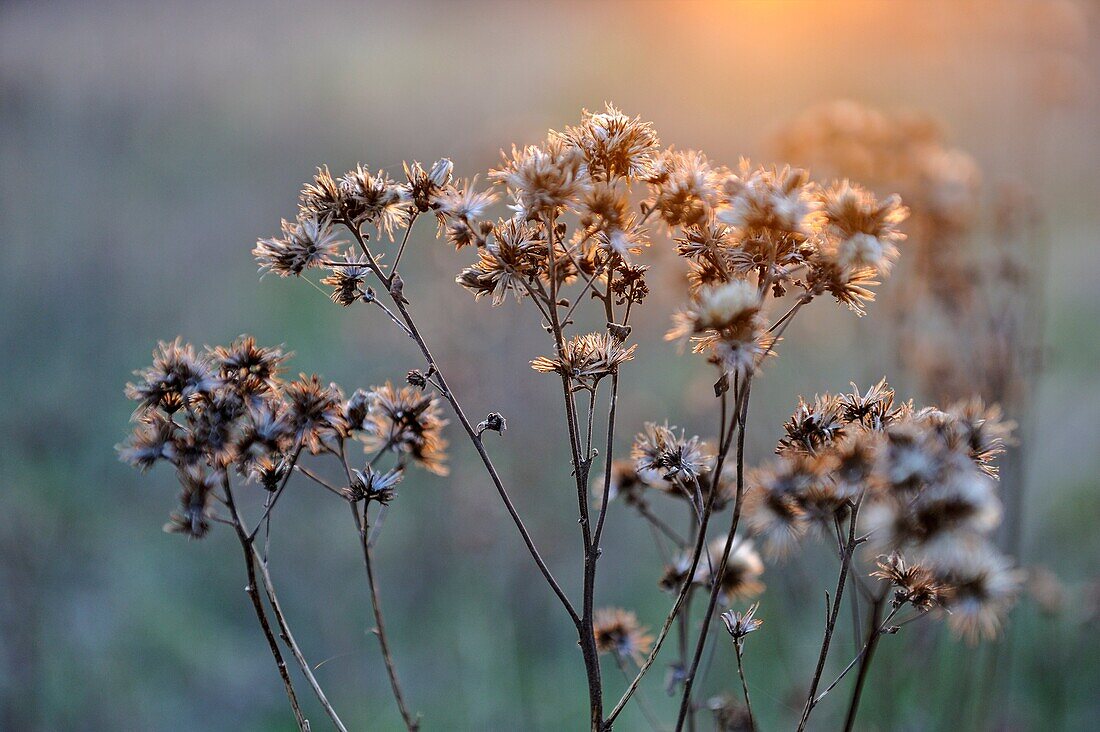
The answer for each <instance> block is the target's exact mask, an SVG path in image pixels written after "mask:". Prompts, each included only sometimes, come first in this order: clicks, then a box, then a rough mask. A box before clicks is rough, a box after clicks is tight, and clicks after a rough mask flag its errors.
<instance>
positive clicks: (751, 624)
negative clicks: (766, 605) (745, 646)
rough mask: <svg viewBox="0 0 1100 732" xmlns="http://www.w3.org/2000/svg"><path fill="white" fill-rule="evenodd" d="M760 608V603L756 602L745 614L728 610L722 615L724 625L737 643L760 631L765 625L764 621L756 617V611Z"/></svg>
mask: <svg viewBox="0 0 1100 732" xmlns="http://www.w3.org/2000/svg"><path fill="white" fill-rule="evenodd" d="M759 607H760V603H759V602H755V603H753V604H752V605H750V606H749V609H748V610H746V611H745V612H743V613H742V612H737V611H736V610H727V611H726V612H724V613H722V615H721V618H722V623H723V624H724V625H725V626H726V631H727V632H728V633H729V634H730V636H731V637H732V638H733V639H734V640H735V641H740V640H741V639H742V638H744V637H745V636H746V635H748V634H749V633H752V632H754V631H756V630H758V629H759V628H760V626H761V625H763V624H764V621H763V620H760V619H759V618H757V617H756V611H757V609H759Z"/></svg>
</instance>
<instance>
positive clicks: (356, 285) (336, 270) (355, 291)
mask: <svg viewBox="0 0 1100 732" xmlns="http://www.w3.org/2000/svg"><path fill="white" fill-rule="evenodd" d="M344 262H346V264H338V265H335V266H333V267H332V273H331V274H330V275H328V276H327V277H325V278H324V279H322V280H321V284H322V285H329V286H330V287H332V295H330V298H331V299H332V301H333V302H334V303H338V304H340V305H343V306H344V307H348V306H349V305H352V304H353V303H355V302H357V301H359V300H360V299H361V298H362V297H363V296H364V294H365V293H366V290H365V289H364V287H363V284H364V283H365V282H366V280H367V277H368V276H369V275H370V273H371V270H370V266H369V265H368V264H367V257H366V255H365V254H360V255H358V256H356V254H355V252H354V251H353V250H351V249H349V250H348V251H347V252H346V253H345V254H344Z"/></svg>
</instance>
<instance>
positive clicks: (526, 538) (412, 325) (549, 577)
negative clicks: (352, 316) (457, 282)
mask: <svg viewBox="0 0 1100 732" xmlns="http://www.w3.org/2000/svg"><path fill="white" fill-rule="evenodd" d="M348 228H349V229H350V230H351V232H352V234H353V235H354V236H355V239H356V241H357V242H358V244H359V247H360V248H361V249H362V250H363V251H364V252H365V253H367V254H368V256H369V251H368V250H367V245H366V242H365V241H364V240H363V235H362V233H360V232H359V231H358V230H357V229H356V228H355V227H354V226H349V227H348ZM374 271H375V275H376V276H378V277H379V279H380V280H382V281H383V282H385V278H384V277H383V276H382V274H381V272H380V271H379V270H377V266H375V269H374ZM387 291H388V288H387ZM390 297H391V299H392V300H393V302H394V305H395V307H396V308H397V310H398V312H399V313H400V315H401V319H402V320H403V321H404V323H405V325H406V327H407V328H408V331H409V334H410V335H411V336H412V338H413V340H414V341H416V344H417V346H418V347H419V348H420V352H421V354H422V355H423V356H424V359H425V360H426V361H427V363H428V365H429V367H431V368H434V370H435V374H436V377H437V378H438V380H439V387H440V394H441V395H442V396H443V398H444V399H445V400H446V401H447V403H448V404H450V405H451V409H452V410H453V411H454V413H455V416H456V417H458V421H459V423H460V424H461V425H462V429H463V430H465V432H466V434H467V436H468V437H469V438H470V442H471V443H472V444H473V446H474V449H475V450H477V453H478V456H479V457H480V458H481V462H482V463H483V464H484V466H485V470H486V472H488V474H489V478H490V479H491V480H492V482H493V486H494V487H495V488H496V490H497V493H498V494H499V495H500V498H501V501H503V503H504V507H505V508H506V509H507V511H508V515H509V516H510V517H511V519H512V523H514V524H515V525H516V529H517V530H518V531H519V533H520V536H521V537H522V538H523V543H524V544H525V545H526V546H527V551H528V552H529V553H530V554H531V557H532V559H534V560H535V564H536V565H538V568H539V572H541V573H542V576H543V578H545V580H546V583H547V584H548V585H550V588H551V589H552V590H553V591H554V594H555V595H557V597H558V599H559V600H560V601H561V603H562V606H563V607H564V608H565V610H566V612H567V613H568V614H569V617H570V619H571V620H572V621H573V623H574V625H578V626H579V624H580V617H579V616H578V615H577V612H576V610H574V609H573V604H572V603H571V602H570V601H569V598H568V597H567V596H566V594H565V592H564V591H563V590H562V589H561V586H560V585H559V584H558V582H557V580H556V579H554V575H553V574H552V573H551V572H550V568H549V567H547V566H546V562H545V561H543V558H542V555H541V554H539V551H538V548H537V547H536V546H535V542H534V540H533V539H532V538H531V534H530V532H529V531H528V530H527V526H526V525H525V524H524V523H523V519H522V518H520V515H519V512H518V511H516V507H515V504H513V503H512V499H511V498H510V497H509V495H508V491H507V489H506V488H505V487H504V483H503V482H502V481H501V479H500V475H499V473H497V469H496V467H495V466H494V465H493V461H492V459H490V457H489V453H488V452H486V450H485V445H484V443H483V442H482V440H481V436H480V435H478V434H477V431H476V430H475V429H474V426H473V425H472V424H471V423H470V420H469V419H468V418H467V417H466V413H465V411H464V410H463V409H462V405H461V404H460V403H459V401H458V399H457V397H455V395H454V392H452V391H451V389H450V387H449V386H448V385H447V381H446V379H445V378H444V376H443V372H442V371H441V370H440V368H439V366H438V365H437V364H436V361H435V357H434V356H433V355H432V352H431V350H429V348H428V345H427V343H426V342H425V341H424V337H423V336H422V335H421V334H420V331H419V330H418V329H417V326H416V322H415V321H414V320H413V318H412V315H411V314H410V313H409V310H408V308H407V307H406V306H405V303H404V301H403V300H402V299H401V298H400V297H395V296H394V295H393V293H390Z"/></svg>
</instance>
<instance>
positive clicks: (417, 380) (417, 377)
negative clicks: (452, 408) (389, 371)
mask: <svg viewBox="0 0 1100 732" xmlns="http://www.w3.org/2000/svg"><path fill="white" fill-rule="evenodd" d="M405 381H407V382H408V384H409V386H415V387H416V388H417V389H423V388H424V387H425V386H427V385H428V377H426V376H425V375H424V372H422V371H421V370H420V369H413V370H412V371H410V372H409V373H408V375H407V376H405Z"/></svg>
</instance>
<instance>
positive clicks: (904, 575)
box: [871, 552, 950, 612]
mask: <svg viewBox="0 0 1100 732" xmlns="http://www.w3.org/2000/svg"><path fill="white" fill-rule="evenodd" d="M875 564H876V566H877V567H878V569H877V570H875V571H874V572H871V576H872V577H877V578H878V579H882V580H886V581H887V582H890V583H891V584H892V585H894V587H896V588H898V591H897V592H896V593H895V595H894V599H893V606H894V608H898V607H901V606H902V605H904V604H905V603H909V604H910V605H912V606H913V607H914V608H916V609H918V610H920V611H922V612H924V611H928V610H931V609H932V608H933V607H935V606H937V605H942V604H943V603H944V601H945V599H946V598H947V597H948V595H949V592H950V588H948V587H947V586H946V585H943V584H941V583H939V582H938V581H937V580H936V576H935V575H934V574H933V573H932V571H931V570H930V569H928V568H926V567H923V566H921V565H919V564H910V563H909V562H907V561H906V560H905V557H903V556H902V555H901V554H898V553H897V552H893V553H891V554H890V555H889V556H879V558H878V560H877V561H876V563H875Z"/></svg>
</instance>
